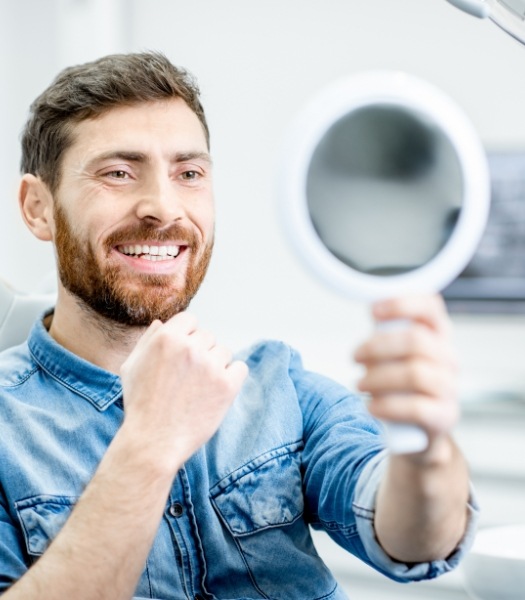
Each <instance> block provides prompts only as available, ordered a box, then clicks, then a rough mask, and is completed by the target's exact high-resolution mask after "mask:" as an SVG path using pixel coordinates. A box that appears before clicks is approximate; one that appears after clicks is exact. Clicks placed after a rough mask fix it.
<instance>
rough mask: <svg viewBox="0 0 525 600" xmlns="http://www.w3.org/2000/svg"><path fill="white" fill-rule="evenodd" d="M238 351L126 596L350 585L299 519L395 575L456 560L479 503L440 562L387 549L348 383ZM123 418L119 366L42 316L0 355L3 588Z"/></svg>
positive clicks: (287, 353) (32, 555)
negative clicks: (223, 400)
mask: <svg viewBox="0 0 525 600" xmlns="http://www.w3.org/2000/svg"><path fill="white" fill-rule="evenodd" d="M240 358H242V359H243V360H245V361H246V362H247V364H248V366H249V376H248V378H247V380H246V382H245V384H244V386H243V388H242V390H241V392H240V394H239V395H238V397H237V398H236V400H235V402H234V404H233V405H232V407H231V409H230V411H229V412H228V414H227V416H226V418H225V419H224V421H223V423H222V425H221V427H220V429H219V430H218V431H217V433H216V434H215V435H214V437H213V438H212V439H211V440H210V441H209V442H208V444H206V446H205V447H204V448H202V449H201V450H200V451H198V452H197V453H196V454H194V455H193V456H192V457H191V459H190V460H188V461H187V463H186V464H185V465H184V468H182V469H181V470H180V471H179V472H178V474H177V476H176V477H175V480H174V482H173V486H172V488H171V492H170V495H169V498H168V500H167V502H166V507H165V511H164V515H163V518H162V520H161V523H160V525H159V529H158V533H157V535H156V538H155V540H154V543H153V546H152V548H151V551H150V553H149V556H148V559H147V562H146V565H145V569H144V571H143V574H142V576H141V579H140V581H139V584H138V588H137V590H136V597H137V598H139V597H140V598H157V599H163V600H179V599H180V600H182V599H193V598H203V599H213V600H215V599H221V600H226V599H229V600H235V599H237V600H248V599H256V598H271V599H276V600H277V599H278V600H292V599H293V600H314V599H321V598H323V599H330V600H339V599H342V598H346V596H345V594H344V593H343V591H342V590H341V589H340V588H339V587H338V585H337V582H336V580H335V579H334V577H333V575H332V574H331V573H330V571H329V570H328V568H327V567H326V566H325V564H324V563H323V561H322V560H321V558H320V557H319V556H318V555H317V553H316V550H315V548H314V545H313V543H312V539H311V536H310V529H309V528H310V526H311V527H314V528H323V529H324V530H326V532H327V533H328V534H329V535H330V536H332V537H333V538H334V539H335V540H336V541H337V542H338V543H339V544H340V545H342V546H343V547H344V548H346V549H347V550H348V551H349V552H351V553H353V554H355V555H357V556H358V557H359V558H361V559H362V560H363V561H365V562H367V563H368V564H370V565H372V566H373V567H375V568H376V569H377V570H379V571H380V572H382V573H384V574H385V575H387V576H389V577H391V578H393V579H395V580H398V581H412V580H420V579H428V578H432V577H435V576H437V575H439V574H441V573H444V572H446V571H449V570H450V569H452V568H453V567H454V566H456V564H457V563H458V561H459V559H460V558H461V556H462V555H463V554H464V553H465V551H466V548H468V547H469V545H470V543H471V540H472V536H473V527H474V525H473V523H474V521H475V518H472V517H471V519H470V526H469V530H468V532H467V534H466V536H465V538H464V540H463V541H462V543H461V544H460V546H459V547H458V548H457V550H456V551H455V552H454V553H453V554H452V555H451V556H450V557H449V558H448V560H446V561H436V562H432V563H422V564H410V565H405V564H402V563H398V562H395V561H393V560H391V559H390V558H389V557H388V556H387V555H386V554H385V553H384V552H383V550H382V549H381V547H380V546H379V545H378V543H377V541H376V540H375V537H374V532H373V515H374V498H375V492H376V489H377V485H378V482H379V480H380V478H381V473H382V471H383V470H384V468H385V464H386V461H385V458H386V452H385V450H384V447H383V438H382V435H381V428H380V426H379V424H378V423H377V421H375V420H374V419H372V418H371V417H370V416H369V415H368V413H367V411H366V409H365V407H364V406H363V404H362V401H361V399H360V398H359V397H358V396H356V395H353V394H350V393H349V392H348V390H347V389H346V388H344V387H343V386H341V385H339V384H337V383H335V382H333V381H331V380H329V379H327V378H325V377H322V376H320V375H317V374H313V373H311V372H308V371H306V370H304V369H303V367H302V365H301V362H300V359H299V357H298V355H297V354H296V353H295V352H294V351H293V350H291V349H290V348H289V347H288V346H286V345H284V344H282V343H279V342H264V343H260V344H258V345H255V346H254V347H253V348H251V349H250V350H249V351H247V352H246V353H244V354H243V355H242V356H240ZM122 419H123V403H122V387H121V382H120V379H119V377H117V376H116V375H114V374H112V373H109V372H107V371H104V370H103V369H100V368H98V367H96V366H94V365H92V364H90V363H88V362H86V361H84V360H82V359H81V358H79V357H77V356H75V355H74V354H72V353H70V352H68V351H67V350H65V349H64V348H63V347H61V346H60V345H58V344H57V343H56V342H55V341H54V340H53V339H52V338H51V337H50V336H49V334H48V333H47V331H46V330H45V328H44V326H43V324H42V321H41V320H39V321H38V322H37V323H36V324H35V326H34V327H33V329H32V331H31V334H30V336H29V339H28V341H27V343H24V344H22V345H20V346H17V347H15V348H11V349H9V350H5V351H4V352H3V353H2V354H1V355H0V431H1V435H0V594H1V592H2V591H5V590H6V589H7V588H8V587H9V586H10V585H11V584H12V583H13V582H14V581H15V580H16V579H18V578H19V577H21V576H22V575H23V574H24V572H25V571H26V570H27V569H28V568H29V567H30V566H31V565H32V564H33V563H34V562H35V561H36V560H37V559H38V557H39V556H41V555H42V553H43V552H45V551H46V549H47V547H48V546H49V544H50V542H51V540H52V539H53V538H54V537H55V536H56V535H57V533H58V532H59V530H60V528H61V527H62V526H63V525H64V522H65V521H66V519H67V518H68V516H69V514H70V513H71V511H72V510H73V508H74V506H75V503H76V502H77V500H78V498H79V496H80V495H81V494H82V491H83V489H84V488H85V487H86V485H87V484H88V482H89V481H90V479H91V478H92V476H93V474H94V473H95V471H96V469H97V465H98V464H99V462H100V460H101V459H102V456H103V455H104V453H105V451H106V449H107V447H108V445H109V444H110V443H111V440H112V439H113V436H114V435H115V433H116V431H117V430H118V428H119V427H120V425H121V423H122ZM129 493H130V494H133V493H134V492H133V490H130V492H129ZM469 509H470V512H471V515H475V513H476V508H475V505H474V504H473V503H472V504H471V505H470V506H469ZM144 510H147V506H146V507H144Z"/></svg>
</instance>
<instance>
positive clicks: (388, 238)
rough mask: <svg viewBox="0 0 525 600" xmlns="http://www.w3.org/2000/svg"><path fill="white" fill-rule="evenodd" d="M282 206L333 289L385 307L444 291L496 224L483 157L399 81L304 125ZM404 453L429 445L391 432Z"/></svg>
mask: <svg viewBox="0 0 525 600" xmlns="http://www.w3.org/2000/svg"><path fill="white" fill-rule="evenodd" d="M283 151H284V152H283V156H282V159H281V162H280V168H281V173H280V177H279V181H278V186H279V190H278V196H279V203H280V208H281V211H282V215H283V220H284V224H285V227H286V231H287V235H288V237H289V239H290V241H291V243H292V244H293V246H294V248H295V250H296V252H297V254H298V255H299V257H300V258H301V259H302V260H303V262H304V264H305V266H307V267H308V268H309V269H310V270H311V271H312V272H313V274H314V275H315V276H317V277H318V278H319V279H320V280H321V281H322V282H324V283H325V284H327V285H329V286H331V287H332V288H334V289H336V290H338V291H339V292H341V293H342V294H344V295H345V296H347V297H351V298H358V299H362V300H367V301H374V300H378V299H381V298H387V297H394V296H402V295H405V294H412V293H430V292H437V291H439V290H441V289H443V288H444V287H446V286H447V285H448V284H449V283H450V282H452V280H453V279H454V278H455V277H456V276H457V275H458V274H459V273H460V272H461V271H462V270H463V268H464V267H465V266H466V264H467V263H468V262H469V260H470V258H471V256H472V254H473V253H474V250H475V248H476V246H477V244H478V242H479V239H480V237H481V234H482V232H483V230H484V226H485V223H486V219H487V215H488V208H489V198H490V193H489V192H490V185H489V173H488V167H487V162H486V157H485V153H484V151H483V147H482V145H481V143H480V141H479V140H478V137H477V135H476V133H475V131H474V129H473V127H472V125H471V124H470V122H469V121H468V119H467V118H466V116H465V115H464V114H463V112H462V111H461V110H460V109H459V108H458V107H457V106H456V105H455V104H454V103H453V102H452V101H451V100H450V99H449V98H448V96H446V95H445V94H443V93H442V92H441V91H440V90H438V89H437V88H435V87H434V86H432V85H430V84H428V83H426V82H424V81H422V80H419V79H416V78H414V77H412V76H409V75H407V74H405V73H399V72H383V71H380V72H368V73H362V74H357V75H354V76H353V77H350V78H348V79H344V80H342V81H339V82H336V83H335V84H333V85H332V86H330V87H329V88H327V89H325V90H323V91H322V92H321V93H320V94H319V95H318V96H317V97H315V98H314V99H313V100H312V101H311V102H310V103H309V104H308V105H307V106H306V107H305V108H304V109H303V110H302V111H301V112H300V113H299V114H298V115H297V117H296V118H295V119H294V121H293V122H292V124H291V126H290V129H289V131H288V135H287V136H286V137H285V140H284V148H283ZM387 433H388V437H389V444H390V447H391V449H392V451H394V452H416V451H420V450H422V449H424V448H425V447H426V444H427V439H426V435H425V434H424V432H422V431H421V430H419V429H417V428H416V427H414V426H409V425H393V424H389V425H388V426H387Z"/></svg>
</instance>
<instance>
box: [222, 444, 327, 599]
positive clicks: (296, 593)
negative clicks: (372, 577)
mask: <svg viewBox="0 0 525 600" xmlns="http://www.w3.org/2000/svg"><path fill="white" fill-rule="evenodd" d="M300 450H301V446H300V445H299V444H292V445H289V446H286V447H283V448H279V449H277V450H272V451H271V452H268V453H266V454H264V455H263V456H261V457H259V458H257V459H256V460H254V461H251V462H250V463H248V464H247V465H244V466H243V467H241V468H240V469H238V470H236V471H235V472H234V473H232V474H231V475H230V476H228V477H227V478H225V479H223V480H222V481H221V482H219V484H217V485H216V486H214V488H212V490H211V500H212V503H213V505H214V507H215V511H216V512H217V514H218V516H219V518H220V520H221V521H222V523H223V526H224V527H225V528H226V530H227V532H228V533H229V535H231V536H232V537H233V539H234V540H235V545H236V546H237V549H238V551H239V552H240V553H241V555H242V557H243V562H244V564H245V565H246V568H247V569H248V571H249V574H250V577H251V580H252V582H253V584H254V585H255V587H256V589H257V590H258V592H259V593H260V595H261V596H262V597H263V598H273V599H278V600H295V599H296V598H304V599H305V600H306V599H310V598H321V597H322V598H325V597H326V598H328V597H331V596H330V594H331V593H333V591H334V589H335V586H336V584H335V581H334V579H333V577H332V576H331V574H330V572H329V571H328V569H327V568H326V566H325V565H324V564H323V562H322V561H321V559H320V558H319V556H318V554H317V552H316V550H315V548H314V546H313V542H312V539H311V536H310V532H309V528H308V524H307V523H306V520H305V519H304V517H303V515H304V496H303V489H302V464H301V463H302V459H301V452H300ZM290 581H293V582H294V584H293V586H290Z"/></svg>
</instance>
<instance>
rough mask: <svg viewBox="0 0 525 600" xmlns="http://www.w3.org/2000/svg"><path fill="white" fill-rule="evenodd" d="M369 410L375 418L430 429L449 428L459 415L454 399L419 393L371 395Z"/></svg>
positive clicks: (446, 430)
mask: <svg viewBox="0 0 525 600" xmlns="http://www.w3.org/2000/svg"><path fill="white" fill-rule="evenodd" d="M368 410H369V411H370V413H371V414H373V415H374V416H375V417H377V418H378V419H382V420H384V421H392V422H398V423H412V424H414V425H419V426H420V427H423V428H424V429H426V430H427V431H429V432H433V433H438V432H441V433H443V432H448V431H450V430H451V429H452V428H453V427H454V426H455V425H456V423H457V422H458V420H459V416H460V409H459V405H458V403H457V402H455V401H452V400H436V399H433V398H428V396H422V395H418V394H414V395H410V396H406V395H403V394H388V395H385V396H374V397H373V398H372V399H371V401H370V402H369V404H368Z"/></svg>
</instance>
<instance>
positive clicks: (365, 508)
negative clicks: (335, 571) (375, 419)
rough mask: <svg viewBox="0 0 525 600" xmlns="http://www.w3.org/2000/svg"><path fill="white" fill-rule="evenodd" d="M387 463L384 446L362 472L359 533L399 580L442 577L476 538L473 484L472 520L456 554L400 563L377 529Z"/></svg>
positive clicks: (387, 571)
mask: <svg viewBox="0 0 525 600" xmlns="http://www.w3.org/2000/svg"><path fill="white" fill-rule="evenodd" d="M386 465H387V451H386V450H383V451H382V452H380V453H379V454H377V455H376V456H374V457H373V458H372V459H371V460H369V461H368V463H367V464H366V466H365V468H364V469H363V471H362V472H361V475H360V476H359V479H358V482H357V485H356V489H355V494H354V500H353V510H354V513H355V515H356V525H357V530H358V532H359V537H360V539H361V541H362V542H363V546H364V548H365V550H366V553H367V555H368V556H369V557H370V559H371V561H372V562H373V563H374V565H376V568H378V570H380V571H382V572H383V573H385V574H387V575H388V576H389V577H391V578H392V579H395V580H396V581H406V582H408V581H420V580H422V579H431V578H434V577H438V576H439V575H443V574H444V573H448V572H449V571H452V570H453V569H455V568H456V567H457V566H458V564H459V562H460V561H461V559H462V558H463V556H464V555H465V554H466V553H467V552H468V550H469V549H470V547H471V546H472V543H473V542H474V536H475V533H476V529H477V524H478V520H479V507H478V503H477V500H476V497H475V492H474V489H473V488H472V486H471V488H470V496H469V500H468V502H467V511H468V521H467V528H466V530H465V534H464V536H463V538H462V539H461V541H460V542H459V544H458V546H457V548H456V549H455V550H454V551H453V552H452V554H451V555H450V556H448V557H447V558H446V559H444V560H436V561H432V562H426V563H416V564H413V563H411V564H405V563H400V562H397V561H395V560H393V559H392V558H390V557H389V556H388V554H386V552H385V551H384V550H383V548H382V547H381V546H380V544H379V542H378V541H377V538H376V536H375V531H374V515H375V506H376V497H377V490H378V487H379V484H380V482H381V480H382V478H383V475H384V472H385V469H386Z"/></svg>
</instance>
